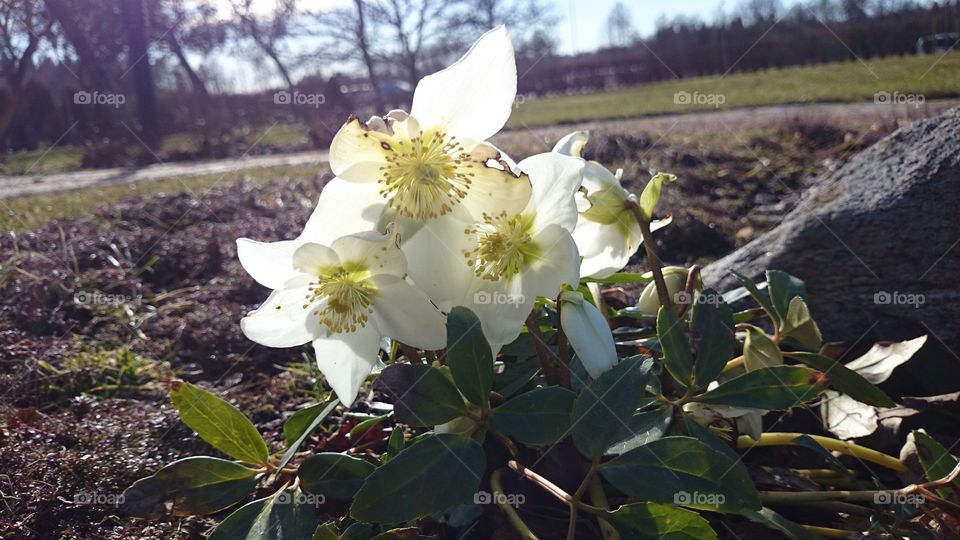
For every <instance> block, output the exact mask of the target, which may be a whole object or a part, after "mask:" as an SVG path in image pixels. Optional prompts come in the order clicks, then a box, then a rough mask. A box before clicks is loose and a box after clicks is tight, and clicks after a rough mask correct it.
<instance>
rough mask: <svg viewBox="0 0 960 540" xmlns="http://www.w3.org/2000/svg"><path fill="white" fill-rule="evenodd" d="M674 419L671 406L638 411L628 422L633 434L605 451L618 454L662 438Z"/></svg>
mask: <svg viewBox="0 0 960 540" xmlns="http://www.w3.org/2000/svg"><path fill="white" fill-rule="evenodd" d="M672 420H673V408H672V407H669V406H664V407H660V408H658V409H654V410H652V411H646V412H642V413H637V414H635V415H633V417H632V418H630V420H629V421H628V422H627V423H628V425H629V426H630V433H631V435H630V436H628V437H627V438H626V439H623V440H622V441H620V442H617V443H614V444H612V445H610V447H609V448H607V451H606V452H604V453H605V454H606V455H608V456H610V455H617V456H618V455H620V454H625V453H627V452H629V451H630V450H633V449H634V448H637V447H639V446H643V445H645V444H647V443H650V442H653V441H655V440H657V439H660V438H662V437H663V436H664V435H666V434H667V430H669V429H670V423H671V421H672Z"/></svg>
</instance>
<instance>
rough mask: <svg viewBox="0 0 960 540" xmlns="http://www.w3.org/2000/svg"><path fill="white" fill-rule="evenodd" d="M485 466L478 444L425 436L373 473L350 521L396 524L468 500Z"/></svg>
mask: <svg viewBox="0 0 960 540" xmlns="http://www.w3.org/2000/svg"><path fill="white" fill-rule="evenodd" d="M485 467H486V457H485V456H484V454H483V448H482V447H481V446H480V444H479V443H477V442H476V441H474V440H472V439H468V438H466V437H461V436H459V435H451V434H442V435H435V434H428V435H425V436H423V437H421V438H420V439H418V440H417V441H416V442H415V443H414V444H412V445H410V446H408V447H407V448H406V449H404V450H403V452H400V453H399V454H398V455H397V457H395V458H393V459H391V460H390V461H388V462H387V463H386V464H384V465H382V466H380V468H378V469H377V470H375V471H374V472H373V473H372V474H371V475H370V476H368V477H367V480H366V481H365V482H364V484H363V487H361V488H360V491H359V492H357V495H356V497H355V498H354V500H353V505H352V506H351V507H350V515H351V516H353V518H354V519H357V520H360V521H367V522H371V523H400V522H404V521H411V520H414V519H419V518H422V517H426V516H429V515H432V514H437V513H439V512H443V511H445V510H448V509H450V508H453V507H454V506H457V505H458V504H462V503H465V502H468V501H470V500H472V497H473V495H474V493H476V492H477V488H479V487H480V479H481V477H482V476H483V472H484V469H485Z"/></svg>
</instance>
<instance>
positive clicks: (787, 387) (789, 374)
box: [694, 366, 828, 410]
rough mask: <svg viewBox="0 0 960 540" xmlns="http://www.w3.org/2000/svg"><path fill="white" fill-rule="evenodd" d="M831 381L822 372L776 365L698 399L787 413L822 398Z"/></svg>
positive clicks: (736, 380) (759, 370)
mask: <svg viewBox="0 0 960 540" xmlns="http://www.w3.org/2000/svg"><path fill="white" fill-rule="evenodd" d="M827 382H828V380H827V378H826V377H824V376H823V374H822V373H820V372H819V371H814V370H812V369H809V368H805V367H798V366H776V367H771V368H762V369H758V370H756V371H750V372H748V373H744V374H743V375H740V376H739V377H736V378H733V379H730V380H729V381H727V382H725V383H723V384H721V385H720V386H718V387H717V388H714V389H713V390H711V391H709V392H707V393H706V394H703V395H701V396H697V397H695V398H694V400H695V401H699V402H700V403H713V404H716V405H733V406H734V407H754V408H757V409H776V410H786V409H789V408H791V407H794V406H796V405H799V404H801V403H805V402H807V401H810V400H812V399H814V398H816V397H817V396H819V395H820V392H822V391H823V388H824V387H825V386H826V384H827Z"/></svg>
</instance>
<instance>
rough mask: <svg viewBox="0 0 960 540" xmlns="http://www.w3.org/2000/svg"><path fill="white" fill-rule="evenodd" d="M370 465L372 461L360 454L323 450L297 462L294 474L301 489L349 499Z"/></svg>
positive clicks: (370, 469)
mask: <svg viewBox="0 0 960 540" xmlns="http://www.w3.org/2000/svg"><path fill="white" fill-rule="evenodd" d="M374 469H376V467H374V465H373V464H372V463H370V462H368V461H365V460H362V459H360V458H355V457H353V456H348V455H346V454H338V453H335V452H324V453H321V454H317V455H315V456H311V457H310V458H309V459H307V460H306V461H304V462H303V463H301V464H300V468H299V470H298V471H297V477H298V478H299V479H300V485H301V487H303V490H304V491H307V492H310V493H314V494H316V495H323V496H324V497H327V498H329V499H331V500H335V501H349V500H351V499H352V498H353V496H354V495H356V493H357V490H359V489H360V486H362V485H363V481H364V480H365V479H366V478H367V477H368V476H370V473H372V472H373V471H374Z"/></svg>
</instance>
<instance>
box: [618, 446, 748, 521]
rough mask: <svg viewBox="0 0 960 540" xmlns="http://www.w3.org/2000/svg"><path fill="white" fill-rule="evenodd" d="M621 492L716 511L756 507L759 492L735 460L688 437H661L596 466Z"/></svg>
mask: <svg viewBox="0 0 960 540" xmlns="http://www.w3.org/2000/svg"><path fill="white" fill-rule="evenodd" d="M600 472H601V474H602V475H603V477H604V478H606V479H607V481H609V482H610V483H611V484H613V485H614V487H616V488H617V489H619V490H620V491H622V492H624V493H626V494H627V495H630V496H631V497H637V498H639V499H643V500H646V501H650V502H659V503H668V504H681V505H683V506H690V507H694V508H702V509H707V510H714V511H721V512H738V511H741V510H745V509H751V508H753V509H758V510H759V509H760V495H759V493H757V490H756V488H755V487H754V485H753V482H752V481H751V480H750V475H748V474H747V473H746V472H745V471H744V470H743V469H741V468H738V467H736V462H735V461H734V460H732V459H730V458H729V457H727V456H726V455H724V454H722V453H720V452H717V451H716V450H713V449H712V448H710V447H709V446H707V445H706V444H704V443H702V442H700V441H698V440H697V439H694V438H692V437H665V438H663V439H660V440H658V441H654V442H652V443H650V444H646V445H644V446H641V447H639V448H636V449H634V450H631V451H629V452H627V453H626V454H623V455H622V456H619V457H616V458H614V459H613V460H611V461H608V462H607V463H604V464H603V465H602V466H601V467H600Z"/></svg>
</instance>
